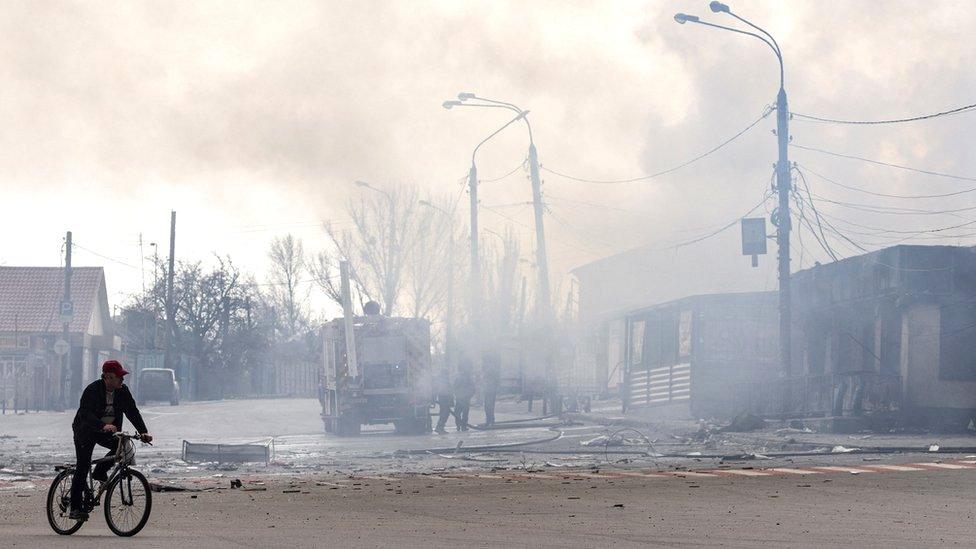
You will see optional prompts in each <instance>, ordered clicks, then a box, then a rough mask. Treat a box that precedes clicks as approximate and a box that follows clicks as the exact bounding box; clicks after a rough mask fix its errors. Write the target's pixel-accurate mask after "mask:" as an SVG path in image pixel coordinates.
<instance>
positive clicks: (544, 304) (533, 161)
mask: <svg viewBox="0 0 976 549" xmlns="http://www.w3.org/2000/svg"><path fill="white" fill-rule="evenodd" d="M468 100H474V101H480V102H481V103H467V102H466V101H468ZM444 107H445V108H448V109H449V108H451V107H487V108H502V109H507V110H510V111H512V112H515V113H519V114H521V115H522V120H523V121H525V127H526V129H527V130H528V133H529V179H530V181H531V182H532V206H533V210H534V213H535V233H536V235H535V236H536V247H535V254H536V264H537V265H538V266H539V269H538V272H537V273H536V274H537V275H538V284H539V291H538V292H536V309H537V313H536V314H538V315H540V317H541V319H542V320H543V324H544V325H548V323H549V321H550V320H551V319H552V307H551V301H550V300H551V295H550V289H549V260H548V253H547V252H546V230H545V223H544V221H543V214H544V213H545V209H544V205H543V203H542V181H541V179H540V177H539V153H538V151H537V150H536V147H535V139H534V138H533V135H532V123H531V122H529V117H528V114H529V111H527V110H522V109H521V108H519V107H518V106H517V105H514V104H512V103H507V102H505V101H496V100H494V99H486V98H484V97H480V96H478V95H476V94H473V93H468V92H462V93H459V94H458V100H457V101H445V102H444Z"/></svg>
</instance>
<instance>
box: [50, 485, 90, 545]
mask: <svg viewBox="0 0 976 549" xmlns="http://www.w3.org/2000/svg"><path fill="white" fill-rule="evenodd" d="M73 476H74V471H72V470H70V469H68V470H64V471H61V472H60V473H59V474H58V476H56V477H54V480H53V481H51V488H50V489H48V491H47V521H48V523H50V525H51V529H53V530H54V531H55V532H57V533H58V534H61V535H62V536H70V535H71V534H74V533H75V532H77V531H78V529H79V528H81V526H82V525H83V524H85V521H83V520H73V519H71V518H68V514H69V513H70V512H71V509H70V507H71V477H73Z"/></svg>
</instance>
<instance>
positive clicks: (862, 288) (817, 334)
mask: <svg viewBox="0 0 976 549" xmlns="http://www.w3.org/2000/svg"><path fill="white" fill-rule="evenodd" d="M793 322H794V331H793V337H794V340H793V351H794V354H793V361H792V365H791V366H792V368H791V376H790V378H789V379H788V380H781V381H780V383H788V384H789V387H788V388H783V389H784V390H783V391H779V392H777V391H775V390H773V391H770V390H769V389H770V388H769V387H767V388H766V389H765V390H764V391H763V392H765V393H767V397H766V398H765V399H760V400H764V401H765V408H766V410H764V411H767V412H771V411H773V410H772V409H775V408H782V409H784V411H787V412H793V413H800V414H805V415H824V416H864V417H871V416H875V417H886V418H891V419H895V420H898V421H899V422H900V423H903V424H909V425H919V426H927V427H937V428H958V427H966V426H968V424H969V422H970V421H971V420H972V419H973V418H976V248H971V247H958V246H894V247H891V248H886V249H883V250H878V251H875V252H871V253H867V254H864V255H861V256H856V257H851V258H847V259H843V260H841V261H837V262H834V263H830V264H827V265H818V266H816V267H813V268H811V269H806V270H803V271H800V272H798V273H795V274H794V275H793ZM779 394H782V395H783V397H782V398H784V399H789V402H786V403H784V402H782V401H780V402H776V398H777V395H779ZM752 400H753V404H754V405H755V400H756V399H752ZM760 408H762V406H760Z"/></svg>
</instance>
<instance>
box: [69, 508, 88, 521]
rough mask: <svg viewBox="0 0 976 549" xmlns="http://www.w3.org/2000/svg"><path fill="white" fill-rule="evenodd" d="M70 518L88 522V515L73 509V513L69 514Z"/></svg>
mask: <svg viewBox="0 0 976 549" xmlns="http://www.w3.org/2000/svg"><path fill="white" fill-rule="evenodd" d="M68 518H69V519H71V520H88V513H86V512H84V511H80V510H79V511H76V510H74V509H72V510H71V512H70V513H68Z"/></svg>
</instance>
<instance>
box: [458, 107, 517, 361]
mask: <svg viewBox="0 0 976 549" xmlns="http://www.w3.org/2000/svg"><path fill="white" fill-rule="evenodd" d="M454 103H457V104H460V102H456V101H445V102H444V105H443V106H444V108H445V109H450V108H451V107H453V106H455V105H454ZM526 114H528V113H526V112H522V111H519V112H518V115H517V116H515V118H513V119H511V120H509V121H508V122H506V123H505V125H503V126H502V127H500V128H498V129H497V130H495V131H493V132H491V133H490V134H489V135H488V137H486V138H484V139H482V140H481V142H480V143H478V145H477V146H475V148H474V150H473V151H471V169H470V170H468V190H469V192H468V194H470V195H471V279H470V287H469V292H470V295H469V300H470V304H471V309H470V311H471V320H472V324H473V325H474V326H473V328H474V334H473V335H474V339H475V341H477V340H478V337H479V334H478V332H479V331H480V329H481V260H480V254H479V253H478V165H477V163H476V162H475V160H476V159H477V156H478V150H479V149H481V146H482V145H484V144H485V143H487V142H488V141H489V140H490V139H491V138H492V137H495V136H496V135H498V134H499V133H501V132H502V130H504V129H505V128H507V127H509V126H511V125H512V124H514V123H516V122H518V121H519V120H522V119H523V118H525V115H526ZM480 359H481V358H480V352H476V353H475V361H479V360H480Z"/></svg>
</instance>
